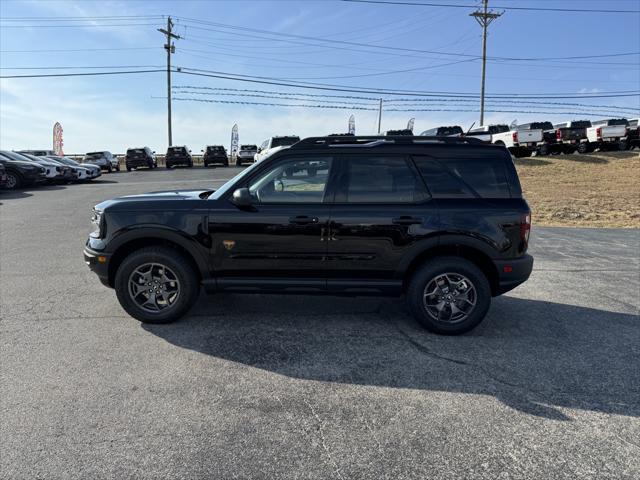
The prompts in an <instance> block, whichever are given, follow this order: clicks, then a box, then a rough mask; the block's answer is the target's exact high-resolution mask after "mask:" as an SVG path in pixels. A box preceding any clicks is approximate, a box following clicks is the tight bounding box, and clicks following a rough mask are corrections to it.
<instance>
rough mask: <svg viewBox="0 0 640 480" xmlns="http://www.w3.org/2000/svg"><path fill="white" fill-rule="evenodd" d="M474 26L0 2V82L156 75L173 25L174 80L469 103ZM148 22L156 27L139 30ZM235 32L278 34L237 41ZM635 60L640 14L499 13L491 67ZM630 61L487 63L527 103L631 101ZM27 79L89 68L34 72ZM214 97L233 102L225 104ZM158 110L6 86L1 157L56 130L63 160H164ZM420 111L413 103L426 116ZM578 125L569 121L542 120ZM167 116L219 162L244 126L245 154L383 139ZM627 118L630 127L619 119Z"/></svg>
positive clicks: (374, 12) (146, 83) (634, 67)
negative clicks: (327, 138) (327, 140)
mask: <svg viewBox="0 0 640 480" xmlns="http://www.w3.org/2000/svg"><path fill="white" fill-rule="evenodd" d="M435 3H458V4H465V5H468V4H478V3H479V2H478V1H476V0H465V1H460V2H454V1H452V0H447V1H446V2H445V1H444V0H443V1H442V2H435ZM491 4H495V5H503V6H521V7H526V6H534V7H535V6H537V7H541V6H542V7H550V8H563V7H564V8H594V9H600V8H610V9H621V10H638V9H640V2H638V1H636V0H608V1H606V2H603V1H590V0H573V1H552V0H538V1H526V0H500V1H498V0H492V1H491V2H490V5H491ZM472 10H473V9H472V8H469V9H463V8H446V7H426V6H402V5H384V4H365V3H347V2H340V1H332V0H326V1H277V2H276V1H274V2H271V1H189V0H183V1H179V2H178V1H136V0H133V1H131V0H130V1H113V2H111V1H92V0H86V1H53V0H42V1H17V0H3V1H2V2H0V16H1V17H2V18H1V19H0V20H2V21H1V22H0V25H1V27H0V29H1V32H0V51H1V52H0V67H2V70H1V72H2V74H3V75H10V74H23V75H24V74H41V73H59V72H63V73H64V72H66V73H70V72H86V71H98V69H90V68H88V67H112V68H104V69H103V70H104V71H109V70H132V69H133V70H135V69H152V68H164V66H165V62H166V53H165V51H164V50H163V48H162V43H163V40H162V35H161V34H160V33H159V32H157V31H156V28H159V27H162V26H163V25H164V24H165V23H166V20H163V19H162V18H161V17H160V16H163V15H165V16H166V15H172V16H174V17H175V19H176V20H175V23H176V27H175V31H176V33H178V34H179V35H181V36H182V37H183V39H181V40H178V41H176V54H175V55H173V57H172V63H173V64H174V65H175V66H178V67H184V68H191V69H202V70H211V71H221V72H229V73H233V74H239V75H248V76H260V77H271V78H279V79H286V80H288V81H295V82H312V83H324V84H332V85H347V86H351V87H359V88H384V89H391V90H411V91H439V92H442V91H447V92H463V93H470V94H477V93H478V92H479V84H480V62H479V61H478V60H477V59H476V58H473V56H476V55H480V53H481V28H480V27H479V25H477V23H476V22H475V20H474V19H473V18H471V17H469V16H468V14H469V13H470V12H471V11H472ZM153 15H157V16H158V17H154V18H151V17H147V16H153ZM105 16H118V17H122V16H130V17H131V19H127V20H124V19H120V18H118V19H96V17H105ZM12 17H48V18H50V20H47V19H44V20H43V19H40V18H37V19H35V18H34V19H31V18H29V19H24V20H22V21H19V22H18V21H15V20H13V19H12ZM56 17H92V18H93V20H91V21H89V22H86V21H84V22H78V21H76V20H75V19H70V20H62V19H60V18H56ZM70 25H77V26H76V27H71V26H70ZM237 27H242V28H251V29H258V30H265V31H269V32H276V34H271V33H264V32H256V31H248V30H239V29H238V28H237ZM278 33H279V34H285V35H278ZM296 35H297V36H298V37H296ZM310 37H316V38H317V37H320V38H322V39H328V40H330V41H322V40H314V39H313V38H310ZM339 42H343V43H339ZM344 42H350V43H344ZM356 44H357V45H356ZM381 47H391V48H386V49H385V48H381ZM393 48H395V49H397V50H394V49H393ZM88 49H92V50H90V51H89V50H88ZM111 49H113V50H111ZM401 49H404V50H401ZM16 50H19V51H20V52H16ZM25 50H34V51H30V52H25ZM415 50H423V51H424V50H428V51H431V52H444V53H446V54H444V53H438V54H434V53H425V52H416V51H415ZM629 52H640V15H638V14H596V13H569V12H541V11H516V10H508V11H506V12H505V13H504V15H503V16H502V17H501V18H499V19H498V20H496V21H495V22H494V23H493V24H492V25H491V27H490V36H489V49H488V55H489V56H494V57H508V58H541V57H543V58H548V57H566V56H583V55H608V54H612V53H616V54H617V53H629ZM465 55H472V57H467V56H465ZM461 60H464V61H461ZM639 61H640V56H638V55H633V56H620V57H603V58H594V59H585V60H579V59H574V60H567V61H558V60H552V61H511V60H510V61H505V60H493V61H490V62H489V63H488V65H487V69H488V70H487V72H488V73H487V91H488V93H532V94H533V93H567V94H568V93H572V94H578V93H580V92H587V93H590V92H610V91H622V90H625V91H626V90H635V91H637V90H640V65H639ZM454 62H459V63H455V64H453V63H454ZM587 62H591V63H587ZM138 66H140V68H138ZM35 67H38V68H40V67H82V68H63V69H48V70H32V69H33V68H35ZM116 67H126V68H116ZM142 67H144V68H142ZM17 68H23V70H17ZM394 72H395V73H394ZM173 85H174V86H177V87H180V86H189V87H209V88H215V89H219V88H229V89H234V88H235V89H249V90H252V92H244V94H245V95H252V96H242V97H240V96H237V93H239V92H234V91H231V90H200V93H199V94H194V93H193V92H194V91H195V90H192V89H190V90H189V91H190V92H191V93H188V94H185V93H178V91H176V92H174V96H175V97H177V98H199V99H209V100H216V101H220V100H225V101H248V102H261V103H282V104H307V105H308V104H314V105H318V104H323V105H334V106H339V105H347V106H358V107H361V108H375V104H376V101H375V100H371V99H370V98H374V97H379V96H380V95H370V94H358V93H345V92H323V91H320V90H317V91H314V90H304V89H298V88H289V87H285V86H274V85H263V84H258V83H246V82H239V81H233V80H224V79H216V78H206V77H198V76H192V75H186V74H180V73H175V74H174V75H173ZM179 90H182V91H184V89H179ZM256 90H260V91H261V92H257V91H256ZM264 92H267V93H264ZM268 92H275V93H268ZM203 93H206V94H203ZM211 93H215V95H210V94H211ZM223 93H224V94H226V95H221V94H223ZM304 93H306V94H316V95H318V94H319V95H322V94H325V95H344V96H362V97H367V98H366V99H344V98H337V97H307V98H308V101H301V100H296V99H295V98H302V97H299V96H297V95H300V94H304ZM230 94H232V95H230ZM285 94H288V95H289V97H290V98H294V99H293V100H292V99H280V98H278V99H272V98H266V97H272V96H275V97H283V96H285ZM257 95H262V96H257ZM292 95H294V96H293V97H292ZM164 97H166V77H165V74H164V73H147V74H143V75H114V76H93V77H64V78H40V79H2V80H0V147H2V148H3V149H4V148H15V149H18V148H29V147H32V148H43V147H49V146H50V144H51V128H52V126H53V123H54V122H56V121H59V122H61V123H62V125H63V127H64V132H65V133H64V139H65V151H66V152H68V153H80V152H84V151H88V150H93V149H109V150H112V151H114V152H122V151H124V149H126V148H127V147H128V146H141V145H149V146H150V147H152V148H153V149H155V150H157V151H164V150H165V149H166V147H167V138H166V100H164ZM390 98H392V97H390ZM396 98H398V97H396ZM399 98H406V97H402V96H400V97H399ZM533 101H535V100H533ZM543 101H544V100H543ZM552 101H554V102H574V103H582V104H588V105H606V106H607V107H606V108H605V107H597V108H595V107H593V108H591V109H590V110H591V111H593V110H598V109H600V110H602V111H605V110H606V111H608V112H609V111H614V112H618V111H620V112H622V111H623V110H621V108H634V109H636V111H637V109H639V108H640V97H638V96H634V97H625V98H600V99H569V100H561V99H560V100H552ZM331 102H333V103H331ZM419 102H420V101H417V102H415V101H414V102H412V103H410V102H407V103H409V104H410V105H422V104H421V103H419ZM438 102H439V103H437V105H434V103H436V102H433V100H432V101H431V103H430V104H429V105H431V108H432V109H477V105H478V102H477V101H476V100H475V99H465V100H464V101H462V100H459V99H447V101H442V100H439V101H438ZM385 103H390V105H391V106H389V107H387V108H386V109H385V111H384V113H383V118H382V129H383V130H386V129H393V128H403V127H404V126H405V125H406V123H407V120H408V119H409V118H411V117H415V119H416V120H415V130H416V131H418V132H419V131H422V130H425V129H427V128H430V127H433V126H437V125H441V124H444V125H451V124H459V125H461V126H463V127H464V128H467V127H468V126H469V125H470V124H471V123H472V122H474V121H475V122H477V121H478V116H479V114H478V113H476V112H442V111H440V112H437V111H429V112H425V111H421V112H393V111H388V110H390V109H392V108H394V107H393V104H394V102H386V101H385ZM425 103H426V102H425ZM395 105H396V107H395V108H399V106H400V105H402V104H401V103H400V102H397V101H396V102H395ZM609 106H616V107H621V108H619V109H612V108H610V107H609ZM416 108H422V107H416ZM487 109H488V110H496V109H499V110H525V111H531V110H534V109H537V110H538V111H541V112H545V113H536V114H534V113H500V112H494V113H487V114H486V120H485V123H494V122H502V123H511V122H512V121H513V120H514V119H517V120H518V121H519V122H525V121H533V120H547V119H549V120H551V121H556V120H557V121H560V120H563V119H569V118H581V117H584V115H580V114H578V112H580V111H582V110H583V109H585V107H579V106H556V107H554V109H550V108H549V107H548V106H547V105H544V104H542V105H538V106H536V105H531V104H529V105H523V104H518V103H509V100H503V101H502V103H495V102H494V103H492V104H490V106H488V107H487ZM576 110H577V111H578V112H576V114H562V113H557V114H552V113H551V112H552V111H553V112H563V111H567V112H574V111H576ZM173 113H174V116H173V130H174V144H187V145H189V146H190V147H191V148H192V150H193V151H194V152H195V151H199V150H200V149H201V148H202V147H203V146H204V145H205V144H218V143H221V144H224V145H227V146H228V143H229V136H230V131H231V127H232V126H233V124H234V123H238V125H239V129H240V141H241V143H259V142H261V141H262V140H263V139H264V138H266V137H268V136H270V135H285V134H298V135H300V136H310V135H321V134H327V133H333V132H340V131H345V130H346V128H347V127H346V126H347V119H348V117H349V115H351V114H352V113H353V114H354V115H355V117H356V128H357V133H361V134H370V133H374V132H375V131H376V129H377V112H376V111H375V110H355V109H312V108H301V107H291V106H289V107H287V106H278V107H275V106H262V105H239V104H224V103H202V102H192V101H179V100H176V101H174V104H173ZM620 116H627V117H631V116H633V115H630V114H628V113H626V114H624V115H620ZM635 116H636V117H637V116H639V115H638V114H636V115H635ZM592 118H593V117H592Z"/></svg>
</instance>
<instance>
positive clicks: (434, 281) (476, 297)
mask: <svg viewBox="0 0 640 480" xmlns="http://www.w3.org/2000/svg"><path fill="white" fill-rule="evenodd" d="M407 303H408V305H409V309H410V310H411V313H412V314H413V316H414V317H415V318H416V320H418V322H420V323H421V324H422V325H423V326H424V327H425V328H426V329H427V330H429V331H431V332H434V333H439V334H444V335H459V334H461V333H465V332H468V331H469V330H471V329H472V328H474V327H476V326H477V325H478V324H479V323H480V322H481V321H482V320H483V319H484V317H485V315H486V314H487V311H488V310H489V306H490V305H491V288H490V287H489V281H488V280H487V277H486V276H485V274H484V273H483V272H482V270H480V269H479V268H478V267H477V266H476V265H474V264H473V263H472V262H470V261H468V260H465V259H464V258H459V257H440V258H436V259H433V260H430V261H429V262H427V263H426V264H425V265H424V266H422V268H420V269H419V270H418V271H417V272H416V273H415V274H414V276H413V278H412V279H411V282H410V283H409V288H408V289H407Z"/></svg>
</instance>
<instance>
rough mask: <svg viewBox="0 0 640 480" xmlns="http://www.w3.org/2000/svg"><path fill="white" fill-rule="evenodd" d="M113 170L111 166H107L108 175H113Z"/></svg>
mask: <svg viewBox="0 0 640 480" xmlns="http://www.w3.org/2000/svg"><path fill="white" fill-rule="evenodd" d="M112 170H113V168H111V164H109V165H107V173H111V171H112Z"/></svg>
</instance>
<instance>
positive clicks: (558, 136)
mask: <svg viewBox="0 0 640 480" xmlns="http://www.w3.org/2000/svg"><path fill="white" fill-rule="evenodd" d="M556 138H557V139H558V140H562V132H561V131H560V129H558V130H556Z"/></svg>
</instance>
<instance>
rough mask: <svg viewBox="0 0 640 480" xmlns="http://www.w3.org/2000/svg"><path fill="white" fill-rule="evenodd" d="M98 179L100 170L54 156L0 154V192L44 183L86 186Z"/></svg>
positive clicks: (2, 152) (24, 153)
mask: <svg viewBox="0 0 640 480" xmlns="http://www.w3.org/2000/svg"><path fill="white" fill-rule="evenodd" d="M100 175H102V171H101V169H100V167H97V166H95V165H91V164H80V163H78V162H76V161H75V160H72V159H70V158H67V157H63V156H57V155H42V156H35V155H32V154H31V153H26V152H13V151H10V150H0V189H2V188H6V189H9V190H13V189H17V188H21V187H23V186H31V185H37V184H46V183H62V184H69V183H77V182H88V181H91V180H93V179H95V178H98V177H99V176H100Z"/></svg>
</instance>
